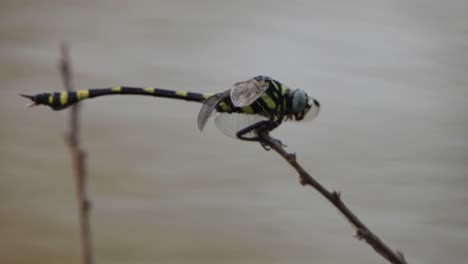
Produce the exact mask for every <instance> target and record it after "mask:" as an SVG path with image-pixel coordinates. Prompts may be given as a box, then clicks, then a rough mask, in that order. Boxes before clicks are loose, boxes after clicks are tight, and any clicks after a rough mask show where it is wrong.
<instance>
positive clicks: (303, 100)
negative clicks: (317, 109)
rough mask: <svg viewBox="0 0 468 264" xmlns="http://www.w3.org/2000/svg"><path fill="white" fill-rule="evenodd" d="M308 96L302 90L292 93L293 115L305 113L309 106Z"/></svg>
mask: <svg viewBox="0 0 468 264" xmlns="http://www.w3.org/2000/svg"><path fill="white" fill-rule="evenodd" d="M307 100H308V97H307V94H306V93H305V92H304V91H303V90H301V89H296V90H294V91H293V93H292V111H293V113H299V112H301V111H303V110H304V109H305V107H306V105H307Z"/></svg>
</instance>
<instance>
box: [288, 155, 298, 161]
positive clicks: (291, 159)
mask: <svg viewBox="0 0 468 264" xmlns="http://www.w3.org/2000/svg"><path fill="white" fill-rule="evenodd" d="M287 159H288V161H289V162H295V161H296V153H288V156H287Z"/></svg>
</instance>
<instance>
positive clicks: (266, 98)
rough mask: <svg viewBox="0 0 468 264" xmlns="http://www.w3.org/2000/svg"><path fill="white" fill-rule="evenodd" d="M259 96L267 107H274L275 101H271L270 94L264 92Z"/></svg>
mask: <svg viewBox="0 0 468 264" xmlns="http://www.w3.org/2000/svg"><path fill="white" fill-rule="evenodd" d="M260 98H262V100H263V102H264V103H265V104H266V105H267V106H268V108H270V109H272V110H274V109H276V104H275V101H273V99H271V97H270V96H268V95H267V94H265V93H264V94H262V96H261V97H260Z"/></svg>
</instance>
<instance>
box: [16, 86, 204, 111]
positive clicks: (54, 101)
mask: <svg viewBox="0 0 468 264" xmlns="http://www.w3.org/2000/svg"><path fill="white" fill-rule="evenodd" d="M117 94H121V95H122V94H127V95H128V94H130V95H146V96H156V97H165V98H174V99H180V100H186V101H192V102H200V103H201V102H203V101H205V100H206V99H207V98H208V97H210V96H211V95H212V94H209V93H193V92H187V91H173V90H164V89H159V88H153V87H146V88H139V87H128V86H116V87H113V88H101V89H87V90H77V91H70V92H53V93H41V94H37V95H33V96H31V95H23V96H24V97H27V98H29V99H31V100H32V101H33V102H34V104H36V105H39V104H42V105H47V106H50V107H51V108H52V109H54V110H61V109H64V108H66V107H68V106H70V105H72V104H75V103H77V102H79V101H81V100H85V99H89V98H94V97H98V96H104V95H117Z"/></svg>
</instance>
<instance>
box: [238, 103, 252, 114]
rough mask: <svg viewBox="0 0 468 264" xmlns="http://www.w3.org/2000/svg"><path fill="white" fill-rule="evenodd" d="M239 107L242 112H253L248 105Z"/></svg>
mask: <svg viewBox="0 0 468 264" xmlns="http://www.w3.org/2000/svg"><path fill="white" fill-rule="evenodd" d="M241 109H242V112H244V113H246V114H253V113H254V110H253V108H252V107H251V106H250V105H248V106H244V107H241Z"/></svg>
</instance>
